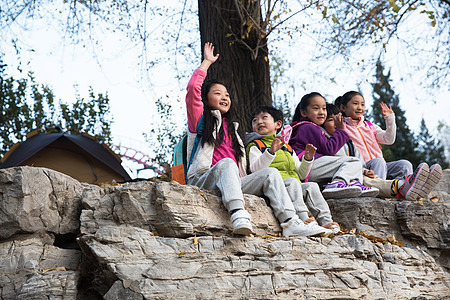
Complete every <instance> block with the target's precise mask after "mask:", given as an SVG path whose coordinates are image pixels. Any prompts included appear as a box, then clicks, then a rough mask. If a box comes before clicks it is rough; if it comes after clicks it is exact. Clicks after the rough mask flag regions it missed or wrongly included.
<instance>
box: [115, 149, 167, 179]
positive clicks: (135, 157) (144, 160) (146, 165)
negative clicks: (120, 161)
mask: <svg viewBox="0 0 450 300" xmlns="http://www.w3.org/2000/svg"><path fill="white" fill-rule="evenodd" d="M111 149H112V150H113V151H114V153H116V154H117V155H119V156H120V157H123V158H125V159H127V160H130V161H133V162H136V163H138V164H140V165H141V166H142V168H139V169H136V175H138V174H139V172H140V171H143V170H149V169H150V170H152V171H154V172H155V173H156V174H158V175H163V174H164V172H163V171H162V168H161V166H159V165H157V164H155V163H153V162H152V159H151V157H150V156H149V155H147V154H145V153H143V152H141V151H139V150H136V149H133V148H131V147H127V146H124V145H112V146H111Z"/></svg>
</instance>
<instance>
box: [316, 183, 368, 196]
mask: <svg viewBox="0 0 450 300" xmlns="http://www.w3.org/2000/svg"><path fill="white" fill-rule="evenodd" d="M361 193H362V190H361V188H360V187H358V186H351V185H347V184H346V183H345V182H344V181H343V180H341V181H337V182H332V183H329V184H327V185H326V186H325V188H324V189H323V191H322V195H323V197H324V198H325V199H331V198H334V199H339V198H355V197H358V196H360V195H361Z"/></svg>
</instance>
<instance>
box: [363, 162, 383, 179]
mask: <svg viewBox="0 0 450 300" xmlns="http://www.w3.org/2000/svg"><path fill="white" fill-rule="evenodd" d="M366 166H367V169H369V170H372V171H373V172H374V173H375V175H377V176H378V177H380V178H381V179H386V175H387V166H386V161H385V160H384V158H374V159H371V160H369V161H367V162H366Z"/></svg>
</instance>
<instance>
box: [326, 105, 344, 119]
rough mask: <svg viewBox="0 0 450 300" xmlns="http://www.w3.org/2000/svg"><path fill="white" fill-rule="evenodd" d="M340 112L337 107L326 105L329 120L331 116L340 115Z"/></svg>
mask: <svg viewBox="0 0 450 300" xmlns="http://www.w3.org/2000/svg"><path fill="white" fill-rule="evenodd" d="M340 112H341V110H340V109H339V107H337V105H334V104H333V103H327V118H329V117H330V116H331V115H337V114H338V113H340Z"/></svg>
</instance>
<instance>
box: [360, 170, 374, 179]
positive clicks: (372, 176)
mask: <svg viewBox="0 0 450 300" xmlns="http://www.w3.org/2000/svg"><path fill="white" fill-rule="evenodd" d="M363 174H364V175H365V176H367V177H369V178H375V173H374V172H373V170H364V172H363Z"/></svg>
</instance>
